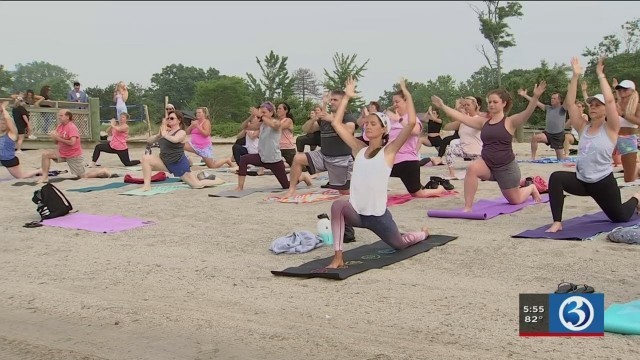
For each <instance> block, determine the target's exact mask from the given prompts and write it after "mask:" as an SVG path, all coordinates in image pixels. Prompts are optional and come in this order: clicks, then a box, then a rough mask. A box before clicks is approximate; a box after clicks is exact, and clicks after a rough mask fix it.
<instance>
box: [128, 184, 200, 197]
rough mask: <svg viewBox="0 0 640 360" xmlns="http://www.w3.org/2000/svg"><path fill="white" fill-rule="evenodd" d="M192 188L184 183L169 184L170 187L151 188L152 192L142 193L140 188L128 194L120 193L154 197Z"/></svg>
mask: <svg viewBox="0 0 640 360" xmlns="http://www.w3.org/2000/svg"><path fill="white" fill-rule="evenodd" d="M190 188H191V187H189V185H187V184H184V183H179V184H169V185H158V186H151V190H149V191H142V189H140V188H138V189H133V190H129V191H127V192H123V193H120V195H131V196H153V195H158V194H166V193H170V192H173V191H176V190H182V189H190Z"/></svg>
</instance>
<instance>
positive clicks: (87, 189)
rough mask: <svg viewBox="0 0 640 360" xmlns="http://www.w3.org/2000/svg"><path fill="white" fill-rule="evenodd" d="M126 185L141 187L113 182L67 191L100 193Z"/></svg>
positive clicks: (171, 181)
mask: <svg viewBox="0 0 640 360" xmlns="http://www.w3.org/2000/svg"><path fill="white" fill-rule="evenodd" d="M180 181H181V180H180V178H169V179H167V180H164V181H159V182H155V183H154V184H171V183H177V182H180ZM128 185H136V186H141V184H132V183H126V182H113V183H109V184H104V185H100V186H89V187H84V188H79V189H69V190H68V191H76V192H82V193H86V192H91V191H102V190H109V189H119V188H121V187H125V186H128Z"/></svg>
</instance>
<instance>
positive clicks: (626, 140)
mask: <svg viewBox="0 0 640 360" xmlns="http://www.w3.org/2000/svg"><path fill="white" fill-rule="evenodd" d="M616 150H618V153H620V155H627V154H632V153H636V152H638V136H636V135H618V142H617V143H616Z"/></svg>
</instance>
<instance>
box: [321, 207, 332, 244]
mask: <svg viewBox="0 0 640 360" xmlns="http://www.w3.org/2000/svg"><path fill="white" fill-rule="evenodd" d="M318 236H320V239H322V242H323V243H324V244H325V245H333V233H332V232H331V221H330V220H329V215H327V214H320V215H318Z"/></svg>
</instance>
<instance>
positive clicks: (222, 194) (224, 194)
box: [209, 187, 286, 198]
mask: <svg viewBox="0 0 640 360" xmlns="http://www.w3.org/2000/svg"><path fill="white" fill-rule="evenodd" d="M285 190H286V189H283V188H280V187H279V188H273V187H266V188H249V189H244V190H242V191H235V190H225V191H221V192H219V193H216V194H209V196H210V197H226V198H242V197H245V196H247V195H251V194H253V193H256V192H264V193H273V192H281V191H285Z"/></svg>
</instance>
